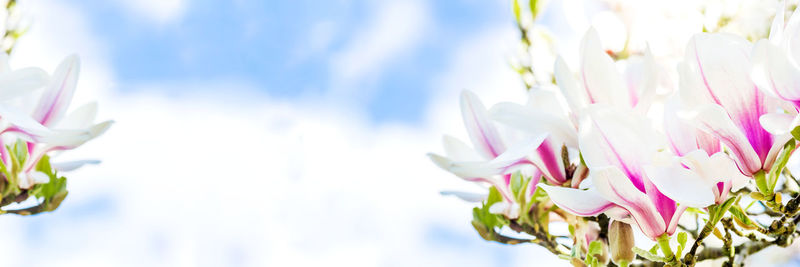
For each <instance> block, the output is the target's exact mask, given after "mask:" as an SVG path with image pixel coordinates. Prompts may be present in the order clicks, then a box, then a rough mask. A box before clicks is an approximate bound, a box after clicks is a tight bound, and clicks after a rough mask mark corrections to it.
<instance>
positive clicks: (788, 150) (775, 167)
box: [766, 128, 797, 193]
mask: <svg viewBox="0 0 800 267" xmlns="http://www.w3.org/2000/svg"><path fill="white" fill-rule="evenodd" d="M795 130H797V128H795ZM795 130H792V134H794V131H795ZM795 142H796V141H795V140H789V142H786V144H785V145H784V146H783V150H782V151H781V153H780V154H778V157H777V158H776V159H775V163H774V164H772V169H770V172H769V174H768V175H767V181H766V182H767V184H766V186H767V190H768V192H770V193H771V192H772V191H773V190H775V184H777V183H778V178H779V177H780V175H781V172H783V168H784V167H786V162H788V161H789V157H790V156H791V155H792V152H794V149H795Z"/></svg>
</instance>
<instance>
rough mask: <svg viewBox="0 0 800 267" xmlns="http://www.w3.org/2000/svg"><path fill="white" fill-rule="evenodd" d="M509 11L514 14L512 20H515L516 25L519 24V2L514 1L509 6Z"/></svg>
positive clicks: (517, 0)
mask: <svg viewBox="0 0 800 267" xmlns="http://www.w3.org/2000/svg"><path fill="white" fill-rule="evenodd" d="M511 9H512V11H513V12H514V19H516V20H517V23H521V22H522V20H520V7H519V0H514V2H513V3H512V4H511Z"/></svg>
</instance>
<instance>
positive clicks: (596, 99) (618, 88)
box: [579, 29, 632, 107]
mask: <svg viewBox="0 0 800 267" xmlns="http://www.w3.org/2000/svg"><path fill="white" fill-rule="evenodd" d="M579 75H580V77H581V85H582V86H583V89H584V90H585V91H586V95H587V96H588V97H589V102H590V103H604V104H611V105H615V106H620V107H624V106H628V107H632V105H631V102H630V97H629V94H628V92H627V90H626V87H625V83H624V82H623V81H622V75H621V74H620V73H619V72H618V71H617V68H616V65H615V64H614V60H612V59H611V57H610V56H609V55H608V54H606V52H605V51H603V47H602V45H601V44H600V37H599V35H598V34H597V31H595V30H594V29H589V30H588V31H587V32H586V34H585V35H584V36H583V40H582V42H581V69H580V74H579Z"/></svg>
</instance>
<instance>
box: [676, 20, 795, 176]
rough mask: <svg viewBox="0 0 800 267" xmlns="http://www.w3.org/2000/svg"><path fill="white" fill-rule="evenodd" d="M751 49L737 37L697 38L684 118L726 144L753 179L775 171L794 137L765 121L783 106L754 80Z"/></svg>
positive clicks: (684, 67) (683, 71)
mask: <svg viewBox="0 0 800 267" xmlns="http://www.w3.org/2000/svg"><path fill="white" fill-rule="evenodd" d="M751 47H752V45H751V44H750V43H749V42H748V41H747V40H745V39H743V38H741V37H738V36H736V35H731V34H719V33H717V34H697V35H695V36H694V37H692V39H691V41H690V42H689V44H688V45H687V47H686V55H685V58H684V61H683V62H682V63H681V64H680V65H679V73H680V91H679V93H680V97H681V101H682V105H683V107H684V112H683V114H682V115H681V116H682V117H684V119H686V120H685V121H686V122H688V123H690V124H691V125H693V126H694V127H697V128H698V129H700V130H702V131H705V132H707V133H709V134H711V135H712V136H714V137H715V138H717V139H719V140H720V141H721V142H722V143H723V144H725V146H726V147H728V148H729V149H730V152H731V155H732V156H733V158H734V159H735V160H736V163H737V165H738V166H739V169H740V170H741V171H742V173H744V174H745V175H748V176H751V175H753V174H755V173H757V172H759V171H762V170H764V171H769V169H770V167H771V166H772V164H773V163H774V162H775V158H776V156H777V154H778V152H780V150H781V149H782V148H783V145H784V144H785V143H786V142H787V141H788V140H789V138H790V136H789V135H788V134H781V135H773V134H770V133H769V132H767V131H766V130H764V128H762V126H761V123H760V122H759V118H760V117H761V116H762V115H765V114H767V113H769V112H772V111H775V110H780V109H781V108H782V107H783V104H782V103H781V101H779V100H777V99H774V98H771V97H768V96H767V95H765V94H764V93H763V92H762V91H761V90H759V87H758V86H756V84H754V83H753V81H752V79H751V78H750V72H751V71H750V66H751V65H750V52H751Z"/></svg>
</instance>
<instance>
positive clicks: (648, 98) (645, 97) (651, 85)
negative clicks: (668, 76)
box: [626, 45, 659, 113]
mask: <svg viewBox="0 0 800 267" xmlns="http://www.w3.org/2000/svg"><path fill="white" fill-rule="evenodd" d="M641 65H642V66H641V70H642V73H641V79H639V80H638V84H636V88H635V90H633V91H631V92H630V94H631V98H632V99H636V100H637V102H636V109H637V110H638V111H639V112H642V113H647V111H648V110H649V109H650V105H651V104H652V103H653V101H654V100H655V96H656V89H657V88H656V85H657V82H658V74H659V72H658V66H657V65H656V60H655V58H654V57H653V53H652V52H651V51H650V46H649V45H648V46H647V48H646V49H645V52H644V57H643V61H642V64H641ZM626 74H627V73H626ZM629 79H630V78H629Z"/></svg>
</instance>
